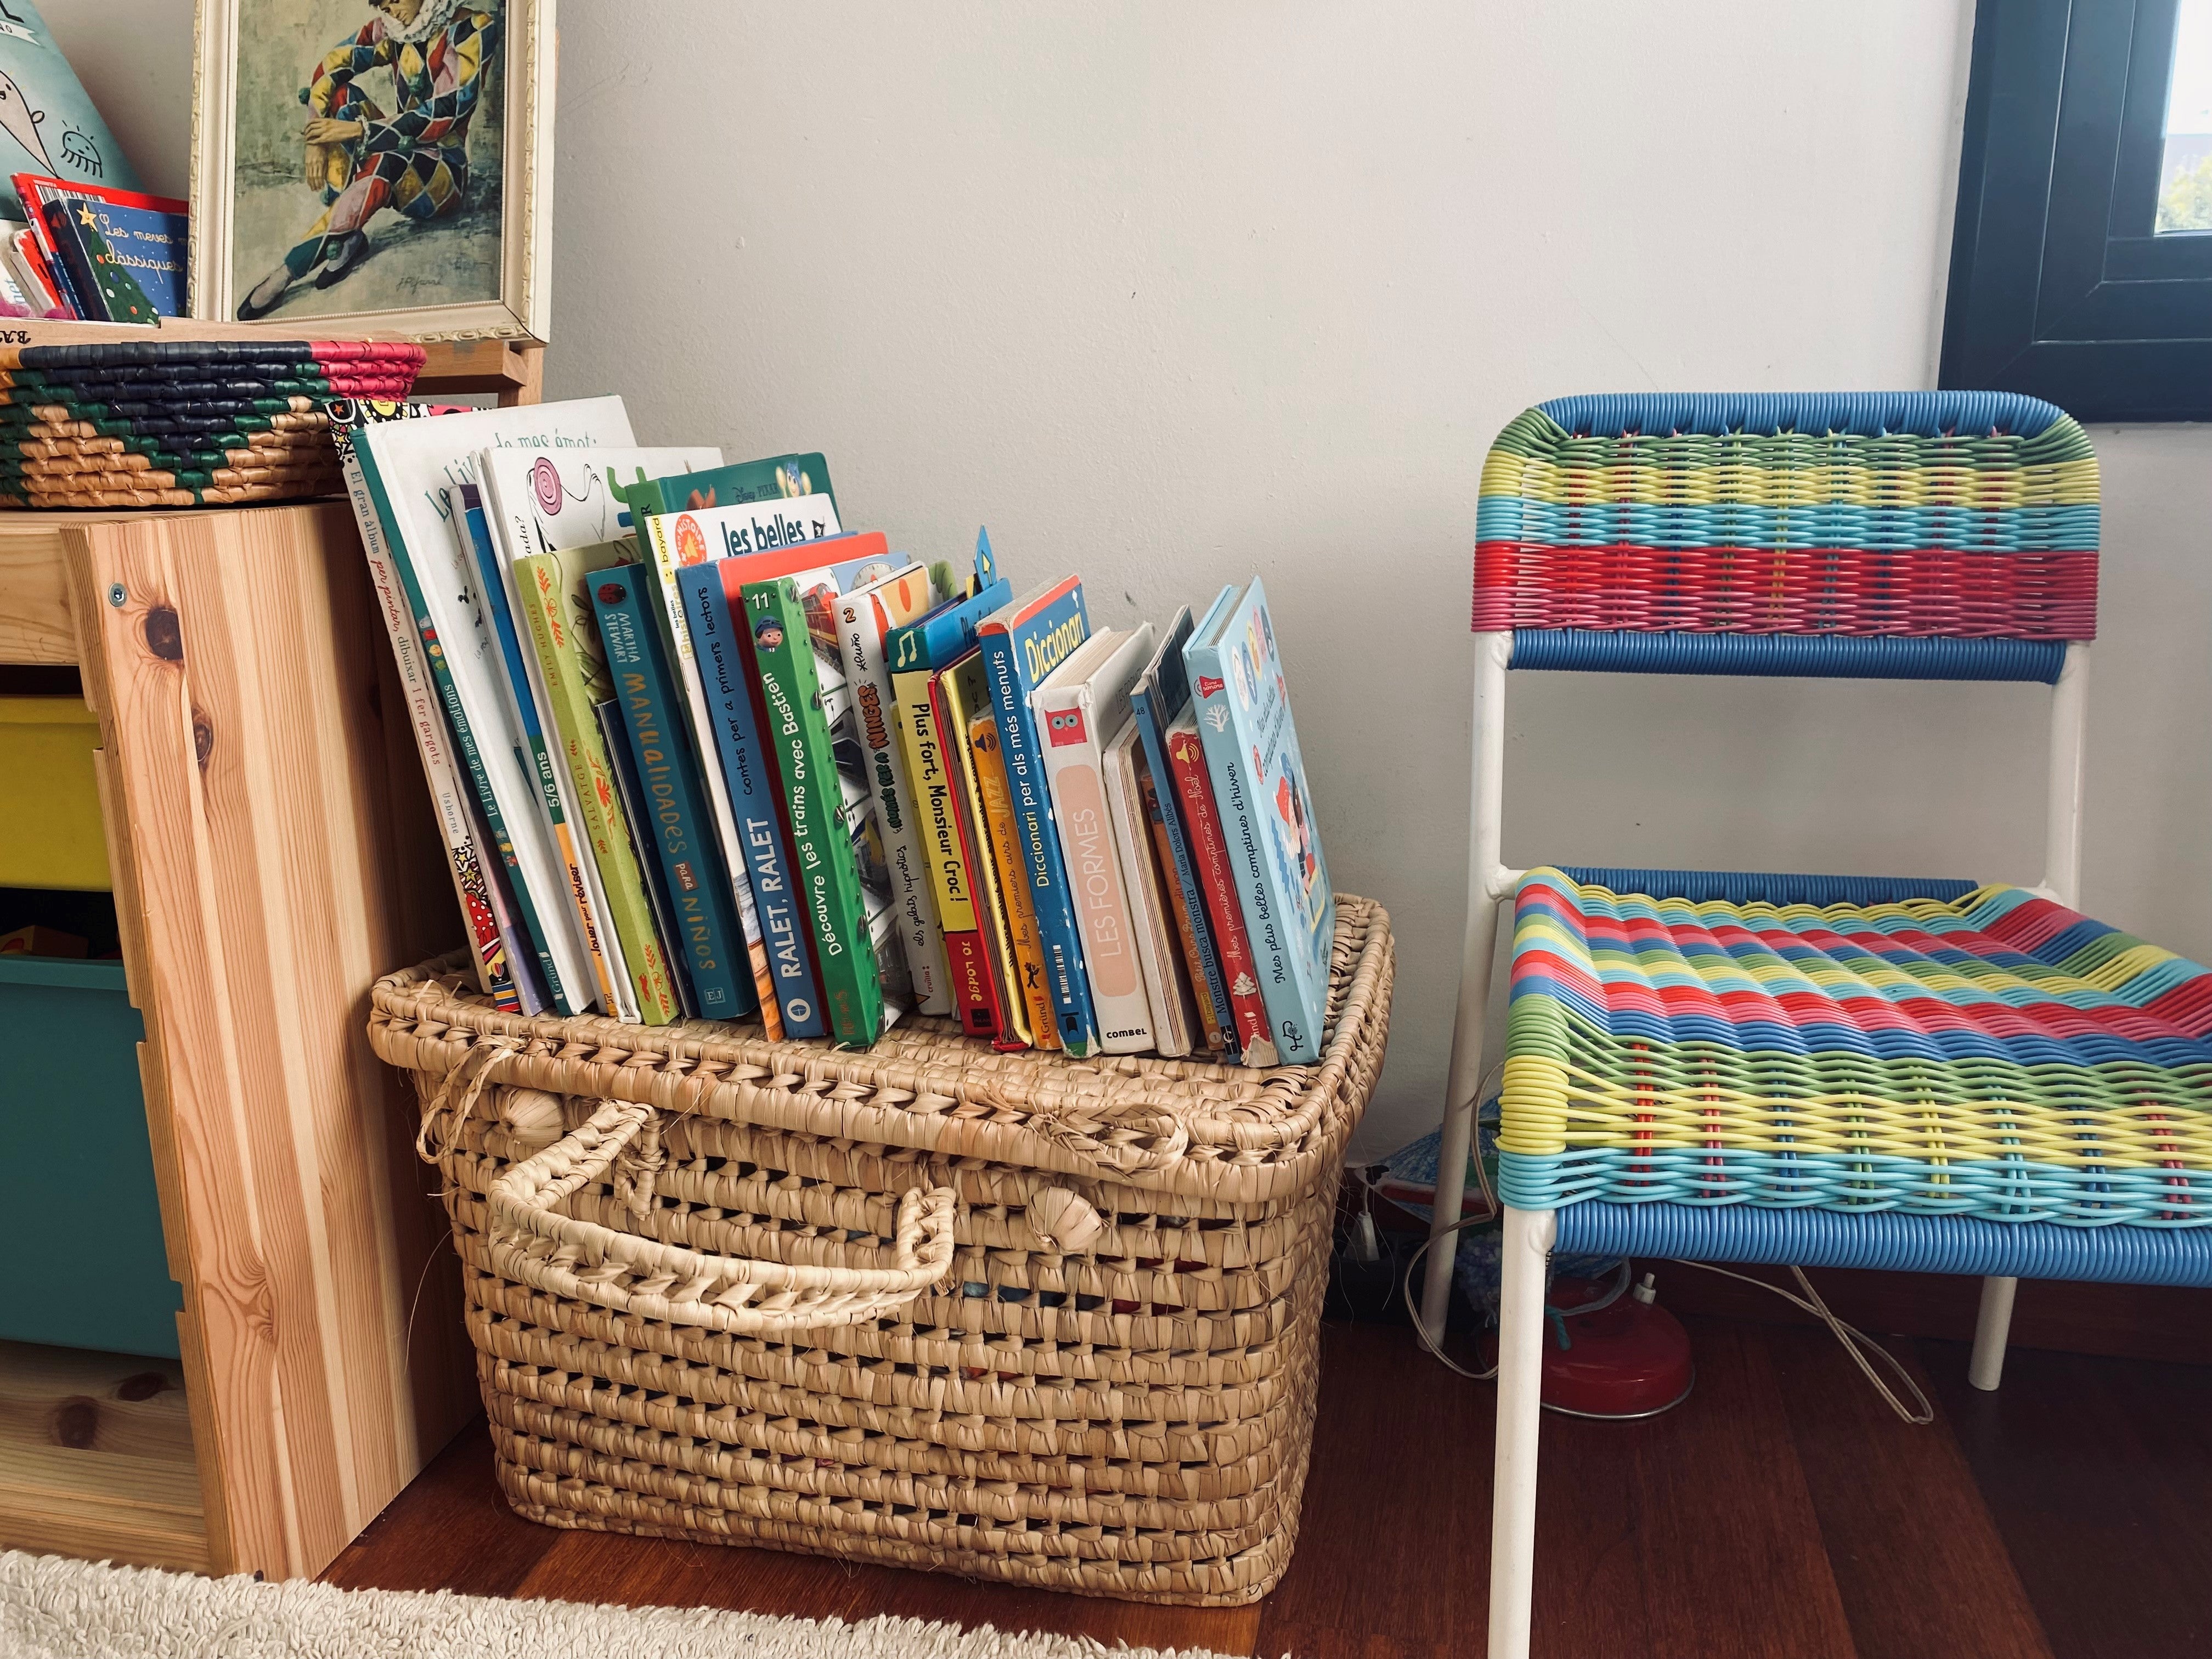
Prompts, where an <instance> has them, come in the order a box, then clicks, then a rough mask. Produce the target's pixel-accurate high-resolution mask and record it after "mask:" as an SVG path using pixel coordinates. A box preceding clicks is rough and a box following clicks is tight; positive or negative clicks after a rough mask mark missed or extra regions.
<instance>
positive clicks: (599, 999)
mask: <svg viewBox="0 0 2212 1659" xmlns="http://www.w3.org/2000/svg"><path fill="white" fill-rule="evenodd" d="M334 407H335V409H336V410H337V414H336V416H334V418H335V419H336V420H337V428H336V430H337V436H338V444H339V450H340V453H341V456H342V459H343V464H344V468H345V473H346V480H347V484H348V488H349V494H350V495H351V498H352V502H353V507H354V511H355V513H356V516H357V517H358V519H359V520H360V524H361V530H362V541H363V543H364V544H365V545H366V547H367V550H368V562H369V567H370V572H371V576H372V580H373V583H374V588H375V591H376V594H377V598H378V600H379V603H380V610H381V612H382V615H383V618H384V622H385V625H386V629H388V630H389V632H390V634H391V637H392V648H393V651H394V653H395V654H396V656H397V659H398V669H399V676H400V679H401V682H402V684H403V685H404V688H405V691H406V696H407V704H408V714H409V717H410V721H411V724H412V726H413V728H414V732H415V738H416V745H417V747H418V749H419V750H420V751H421V754H422V766H423V770H424V772H425V774H426V775H427V776H428V781H429V785H430V793H431V795H432V797H433V799H434V802H435V806H436V810H437V814H438V818H439V822H440V824H441V828H442V830H443V833H444V837H445V842H446V846H447V851H448V852H449V854H451V860H452V867H453V880H454V884H455V886H456V888H457V889H458V890H459V895H460V899H461V904H462V908H463V909H464V911H465V914H466V916H467V919H468V923H469V927H470V930H471V941H472V944H473V945H474V951H475V968H476V974H477V981H478V983H479V985H480V987H481V988H482V990H483V993H484V994H486V995H488V996H489V997H490V998H492V999H493V1000H495V1001H496V1002H497V1003H498V1004H499V1005H500V1006H502V1007H505V1008H508V1009H510V1010H513V1011H515V1012H523V1013H531V1014H535V1013H539V1012H550V1013H556V1014H562V1015H575V1014H581V1013H585V1012H589V1011H592V1010H593V1009H597V1010H599V1011H600V1012H603V1013H605V1014H607V1015H610V1016H611V1017H614V1018H619V1019H623V1020H626V1021H631V1022H636V1023H642V1024H647V1025H660V1024H669V1023H671V1022H672V1021H676V1020H680V1019H718V1020H736V1019H743V1020H753V1019H757V1020H758V1021H759V1022H760V1024H761V1025H762V1026H763V1028H764V1030H765V1031H766V1034H767V1036H769V1039H770V1040H772V1041H782V1040H785V1039H801V1038H813V1039H820V1040H823V1041H826V1042H834V1043H836V1044H839V1045H842V1046H847V1047H865V1046H866V1045H868V1044H871V1043H873V1042H875V1041H876V1040H877V1039H878V1037H879V1036H882V1034H883V1033H884V1031H885V1030H887V1029H889V1028H890V1026H891V1025H892V1024H894V1023H895V1022H896V1021H897V1020H898V1019H900V1018H905V1017H908V1016H909V1015H921V1016H934V1017H940V1018H946V1019H951V1020H954V1021H957V1023H958V1024H959V1026H960V1028H961V1029H962V1030H963V1031H965V1032H966V1033H968V1034H969V1036H973V1037H975V1038H977V1039H981V1040H984V1041H987V1042H991V1043H992V1044H994V1046H996V1047H998V1048H1003V1049H1018V1048H1039V1049H1060V1050H1063V1051H1065V1052H1066V1053H1067V1054H1071V1055H1074V1056H1079V1057H1083V1056H1091V1055H1097V1054H1141V1053H1156V1054H1164V1055H1170V1056H1181V1055H1189V1054H1201V1053H1204V1054H1212V1055H1216V1056H1218V1057H1219V1058H1220V1059H1222V1060H1226V1061H1229V1062H1231V1063H1237V1064H1242V1065H1247V1066H1277V1065H1294V1064H1308V1063H1311V1062H1313V1061H1316V1060H1318V1059H1319V1058H1320V1054H1321V1042H1322V1027H1323V1024H1324V1023H1325V1020H1326V1018H1327V1013H1328V980H1329V957H1330V951H1331V948H1332V945H1333V941H1334V933H1335V915H1336V911H1335V902H1334V897H1333V896H1332V894H1331V891H1330V888H1329V883H1328V866H1327V865H1326V863H1325V862H1324V861H1323V859H1322V848H1321V837H1320V834H1319V831H1318V830H1317V829H1316V826H1315V823H1314V817H1313V811H1312V805H1311V801H1310V796H1309V794H1308V791H1307V787H1306V778H1305V771H1304V766H1303V764H1302V763H1301V762H1300V759H1299V756H1298V742H1297V728H1296V726H1295V725H1294V724H1293V722H1292V720H1291V705H1290V696H1289V690H1288V687H1287V685H1286V684H1285V680H1284V677H1283V668H1282V662H1281V659H1280V656H1279V653H1278V651H1277V649H1276V645H1275V636H1274V630H1273V623H1272V622H1271V621H1270V619H1269V617H1268V612H1267V595H1266V594H1265V592H1262V590H1261V585H1260V583H1259V582H1258V581H1256V580H1255V581H1253V582H1251V583H1249V585H1247V586H1243V587H1233V586H1232V587H1227V588H1224V589H1223V590H1222V592H1221V593H1220V594H1219V595H1218V597H1217V598H1216V599H1215V600H1214V601H1213V603H1212V605H1211V606H1210V607H1208V609H1207V611H1206V614H1205V616H1204V617H1201V618H1200V619H1198V620H1196V621H1195V622H1194V620H1193V619H1192V617H1191V613H1190V611H1189V610H1188V608H1185V609H1183V610H1182V611H1178V612H1177V613H1176V616H1175V617H1174V618H1173V619H1172V620H1171V621H1170V623H1168V624H1167V626H1166V627H1165V628H1164V629H1155V628H1154V627H1153V626H1152V624H1151V623H1146V624H1144V625H1142V626H1140V627H1138V628H1135V629H1109V630H1105V631H1103V632H1094V631H1093V630H1092V629H1091V625H1090V619H1089V615H1088V612H1087V611H1085V606H1084V598H1083V584H1082V581H1081V580H1080V579H1079V577H1077V576H1073V575H1067V576H1061V577H1057V578H1054V579H1052V580H1045V581H1042V582H1040V583H1036V584H1035V585H1033V586H1024V588H1023V591H1021V592H1017V591H1016V587H1015V584H1014V583H1012V581H1010V580H1008V579H1007V578H1006V575H1004V574H1002V573H1001V572H1000V569H999V568H998V567H997V564H996V562H995V560H994V556H993V554H992V550H991V546H990V542H989V538H987V536H985V535H982V534H980V533H979V535H978V536H977V538H976V545H975V558H974V561H973V562H972V564H963V565H961V566H959V567H956V566H955V565H954V564H952V563H951V562H926V561H923V560H920V559H915V558H912V557H909V556H907V555H906V554H904V553H901V552H896V551H894V550H892V548H891V546H890V543H889V541H888V540H887V539H886V538H885V537H884V535H883V533H882V532H876V531H865V530H861V529H859V528H857V527H856V526H854V525H853V524H851V523H849V522H848V518H849V516H850V515H849V514H848V513H847V512H846V511H845V510H843V509H841V507H840V506H839V503H838V499H837V495H836V490H835V489H832V487H831V485H830V481H829V465H828V464H827V463H826V462H825V461H824V459H823V457H822V456H820V455H818V454H805V455H779V456H775V457H772V458H769V459H764V460H757V461H747V462H744V463H741V464H738V465H725V464H724V462H723V458H722V455H721V453H720V451H719V450H714V449H692V448H680V447H678V448H659V449H652V448H639V447H635V446H634V444H633V442H632V438H631V432H630V425H629V416H628V415H627V414H626V413H625V412H624V410H623V404H622V400H621V399H620V398H593V399H589V400H585V401H579V402H572V403H561V404H538V405H536V406H532V407H526V408H520V409H508V410H473V411H459V412H441V411H435V410H431V409H430V408H428V406H426V405H421V404H371V403H366V402H361V401H355V402H351V403H349V404H339V405H336V406H334ZM424 416H431V418H422V417H424Z"/></svg>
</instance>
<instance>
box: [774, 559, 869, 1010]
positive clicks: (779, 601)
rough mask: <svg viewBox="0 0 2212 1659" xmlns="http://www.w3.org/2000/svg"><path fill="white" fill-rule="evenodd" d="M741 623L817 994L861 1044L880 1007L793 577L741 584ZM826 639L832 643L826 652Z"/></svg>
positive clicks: (809, 643)
mask: <svg viewBox="0 0 2212 1659" xmlns="http://www.w3.org/2000/svg"><path fill="white" fill-rule="evenodd" d="M742 597H743V600H744V610H743V611H742V612H741V616H742V617H743V621H744V626H745V628H746V629H747V631H748V632H749V633H750V636H751V639H752V644H753V657H754V661H755V663H756V665H757V671H758V673H759V676H760V684H761V692H762V696H763V699H764V701H765V702H766V705H767V716H768V718H767V720H766V722H765V725H764V726H763V731H764V733H765V737H766V741H767V744H768V746H769V750H770V752H771V753H772V754H773V756H774V757H775V767H776V771H777V774H778V776H779V777H780V779H781V782H782V785H783V793H784V800H785V803H786V805H787V807H788V808H789V811H790V822H791V842H792V856H793V873H794V876H795V878H796V880H797V884H798V887H799V895H800V899H801V904H802V908H804V909H805V913H806V918H807V921H808V923H809V925H810V926H811V927H812V929H813V933H814V944H815V960H816V962H817V963H818V964H819V966H820V969H821V975H822V994H823V1001H824V1004H825V1006H826V1007H827V1009H828V1012H829V1026H830V1030H831V1032H832V1033H833V1034H834V1036H836V1040H837V1041H838V1042H841V1043H844V1044H848V1045H851V1046H854V1047H866V1045H867V1044H869V1043H872V1042H874V1041H875V1040H876V1039H877V1038H878V1036H881V1035H882V1034H883V1030H884V1020H885V1015H886V1012H891V1015H892V1017H893V1018H896V1011H888V1010H887V1008H886V1004H885V1001H884V994H883V985H882V981H881V980H880V978H879V976H878V975H879V970H878V964H877V960H876V952H875V947H874V941H873V930H872V928H871V927H870V921H869V914H868V906H867V904H866V899H865V897H864V896H863V894H862V892H861V883H860V868H859V865H858V860H857V859H856V857H855V854H854V840H853V835H852V832H851V829H850V827H849V821H848V818H847V816H846V813H845V796H844V793H843V790H842V787H841V785H840V783H839V781H838V778H837V763H836V757H835V756H834V754H833V752H832V745H831V741H830V732H829V721H828V720H827V719H826V718H825V717H824V714H823V707H822V690H821V683H820V678H819V668H818V664H817V657H816V653H815V650H814V642H813V639H812V637H811V630H810V627H809V618H808V614H807V609H806V605H805V600H804V599H803V597H802V592H801V589H800V586H799V583H798V582H797V581H795V580H793V579H791V578H790V577H787V576H786V577H777V578H772V579H770V580H767V581H757V582H747V583H745V584H744V588H743V590H742ZM834 649H835V644H834V638H833V641H832V650H833V652H834Z"/></svg>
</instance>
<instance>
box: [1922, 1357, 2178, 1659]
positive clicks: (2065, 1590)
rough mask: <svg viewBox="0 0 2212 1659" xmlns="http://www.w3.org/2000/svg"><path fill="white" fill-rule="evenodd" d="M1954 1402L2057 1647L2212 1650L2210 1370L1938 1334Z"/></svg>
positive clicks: (1974, 1461)
mask: <svg viewBox="0 0 2212 1659" xmlns="http://www.w3.org/2000/svg"><path fill="white" fill-rule="evenodd" d="M1928 1346H1929V1370H1930V1371H1931V1372H1932V1373H1933V1374H1934V1376H1935V1378H1936V1384H1937V1388H1938V1390H1939V1393H1940V1395H1941V1397H1942V1402H1943V1408H1944V1410H1945V1411H1946V1412H1947V1413H1948V1414H1949V1415H1950V1417H1951V1419H1952V1421H1953V1423H1954V1425H1955V1431H1956V1433H1957V1435H1958V1437H1959V1443H1960V1447H1961V1449H1963V1450H1964V1452H1965V1454H1966V1460H1967V1462H1969V1463H1970V1464H1971V1465H1972V1468H1973V1471H1974V1475H1975V1479H1976V1480H1978V1482H1979V1483H1980V1485H1981V1487H1982V1490H1983V1492H1985V1493H1986V1494H1987V1495H1988V1498H1989V1503H1990V1513H1991V1515H1992V1516H1994V1517H1995V1519H1996V1525H1997V1529H1998V1531H1999V1533H2000V1534H2002V1537H2003V1539H2004V1542H2005V1547H2006V1549H2007V1551H2008V1553H2010V1555H2011V1557H2012V1559H2013V1561H2014V1563H2015V1565H2016V1566H2017V1568H2018V1570H2019V1573H2020V1578H2021V1583H2022V1584H2023V1585H2025V1586H2026V1588H2027V1594H2028V1595H2029V1597H2030V1598H2031V1599H2032V1600H2033V1602H2034V1604H2035V1609H2036V1612H2037V1613H2038V1614H2039V1616H2040V1617H2041V1619H2042V1621H2043V1626H2044V1629H2045V1631H2047V1632H2049V1633H2050V1637H2051V1650H2052V1651H2053V1653H2054V1654H2056V1655H2057V1656H2058V1659H2180V1656H2183V1655H2190V1656H2202V1655H2203V1654H2206V1653H2212V1522H2208V1520H2207V1516H2206V1505H2205V1494H2206V1493H2207V1492H2212V1411H2208V1409H2207V1408H2208V1407H2212V1371H2208V1370H2204V1369H2203V1368H2202V1367H2198V1366H2192V1365H2160V1364H2148V1363H2146V1362H2142V1361H2129V1362H2123V1361H2118V1360H2112V1359H2100V1358H2092V1357H2090V1356H2087V1355H2083V1354H2070V1353H2052V1352H2041V1351H2038V1350H2034V1349H2024V1350H2023V1349H2016V1350H2015V1351H2014V1352H2012V1353H2010V1354H2009V1355H2008V1356H2007V1358H2006V1360H2005V1373H2004V1386H2003V1387H2002V1388H2001V1389H1998V1390H1997V1391H1996V1393H1995V1394H1984V1393H1982V1392H1981V1391H1980V1390H1979V1389H1974V1388H1972V1387H1970V1386H1969V1385H1968V1384H1967V1383H1966V1349H1965V1347H1964V1346H1961V1345H1958V1344H1944V1345H1938V1344H1935V1343H1930V1344H1929V1345H1928Z"/></svg>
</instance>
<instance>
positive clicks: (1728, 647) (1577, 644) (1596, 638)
mask: <svg viewBox="0 0 2212 1659" xmlns="http://www.w3.org/2000/svg"><path fill="white" fill-rule="evenodd" d="M2065 665H2066V642H2065V641H2063V640H2000V639H1956V638H1952V637H1949V636H1925V635H1915V636H1911V637H1906V636H1904V635H1881V634H1699V633H1647V632H1643V631H1639V630H1637V629H1620V630H1618V631H1615V630H1608V629H1594V628H1516V629H1514V630H1513V656H1512V659H1511V661H1510V664H1509V666H1510V667H1514V668H1535V669H1543V668H1553V669H1567V670H1573V671H1582V672H1586V673H1613V674H1746V675H1756V676H1784V677H1789V678H1799V679H1875V680H2029V681H2039V682H2040V683H2041V684H2045V685H2056V684H2057V683H2058V671H2059V670H2060V669H2062V668H2063V667H2064V666H2065Z"/></svg>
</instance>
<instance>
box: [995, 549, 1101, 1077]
mask: <svg viewBox="0 0 2212 1659" xmlns="http://www.w3.org/2000/svg"><path fill="white" fill-rule="evenodd" d="M1090 632H1091V623H1090V617H1089V613H1088V612H1086V611H1085V609H1084V607H1083V583H1082V581H1081V580H1080V579H1079V578H1078V577H1074V576H1066V577H1063V578H1061V579H1060V580H1059V581H1056V582H1046V583H1044V584H1042V585H1041V586H1037V587H1034V588H1031V589H1030V591H1029V592H1026V593H1024V594H1023V595H1022V596H1021V597H1020V598H1019V599H1014V600H1012V601H1011V602H1010V603H1008V604H1007V605H1005V606H1004V607H1002V608H1001V609H1000V610H999V611H995V612H994V613H993V614H992V615H991V616H989V617H986V618H985V619H984V620H983V622H982V623H981V624H980V625H979V626H978V627H977V629H976V630H975V641H976V644H977V645H978V646H979V647H981V650H982V653H983V665H984V668H985V670H986V671H987V674H988V675H989V683H990V687H991V707H992V711H993V713H994V714H995V715H996V716H997V718H998V721H999V741H1000V754H1001V756H1002V757H1003V758H1004V759H1005V761H1006V787H1007V788H1008V790H1009V792H1010V793H1012V796H1013V802H1014V827H1015V829H1017V830H1018V831H1019V832H1020V835H1021V842H1022V855H1023V861H1024V871H1023V874H1024V878H1025V879H1026V880H1027V881H1028V883H1029V888H1030V903H1031V904H1032V905H1033V906H1034V907H1035V908H1036V919H1037V941H1038V945H1039V946H1040V948H1041V949H1042V951H1043V952H1044V961H1045V986H1046V988H1047V989H1048V990H1049V991H1050V992H1051V994H1052V1001H1053V1012H1054V1017H1055V1018H1057V1019H1058V1021H1059V1023H1060V1046H1061V1047H1062V1048H1065V1049H1066V1050H1067V1052H1068V1053H1069V1054H1074V1055H1077V1056H1079V1057H1081V1056H1085V1055H1088V1054H1091V1053H1092V1052H1093V1051H1094V1050H1095V1049H1096V1048H1097V1046H1098V1021H1097V1012H1096V1011H1095V1010H1094V1009H1093V1008H1092V1006H1091V987H1090V985H1089V982H1088V981H1087V980H1086V979H1085V975H1084V971H1083V946H1082V944H1081V939H1080V935H1079V931H1078V927H1077V923H1076V918H1075V908H1074V905H1073V902H1072V900H1071V898H1070V896H1069V893H1068V890H1067V872H1066V866H1065V865H1064V863H1063V861H1062V860H1061V856H1060V836H1059V833H1058V830H1057V829H1056V828H1055V826H1054V821H1053V810H1052V795H1051V791H1050V788H1049V787H1048V785H1047V784H1046V782H1045V775H1044V760H1043V757H1042V754H1041V753H1040V752H1039V747H1038V743H1037V734H1036V726H1035V723H1034V720H1033V717H1032V715H1031V714H1030V693H1032V692H1033V691H1035V690H1036V688H1037V686H1038V684H1040V683H1042V681H1043V680H1044V679H1045V678H1047V677H1048V675H1050V674H1051V673H1052V671H1054V669H1055V668H1057V667H1059V666H1060V664H1061V663H1062V662H1064V661H1066V659H1067V658H1068V657H1069V656H1070V655H1072V654H1073V653H1074V651H1075V649H1076V648H1077V647H1079V646H1080V645H1081V644H1082V643H1083V641H1085V639H1086V638H1088V637H1089V635H1090Z"/></svg>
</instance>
